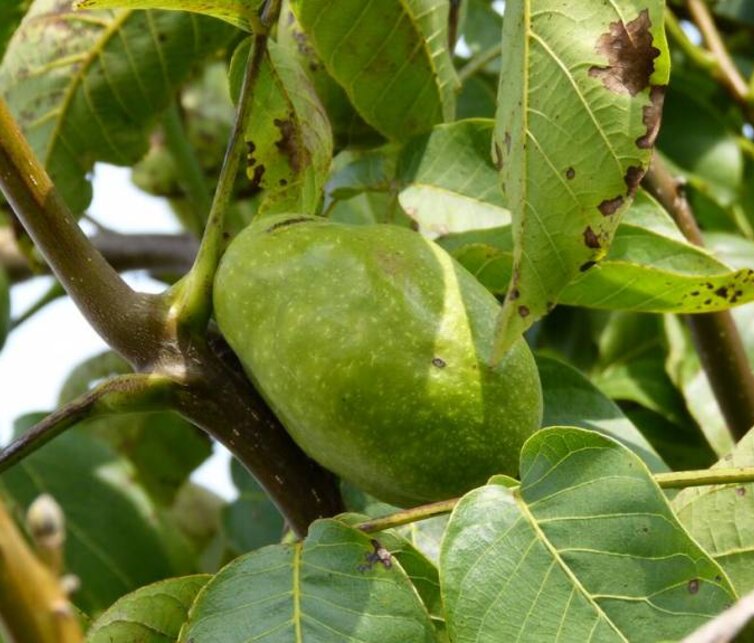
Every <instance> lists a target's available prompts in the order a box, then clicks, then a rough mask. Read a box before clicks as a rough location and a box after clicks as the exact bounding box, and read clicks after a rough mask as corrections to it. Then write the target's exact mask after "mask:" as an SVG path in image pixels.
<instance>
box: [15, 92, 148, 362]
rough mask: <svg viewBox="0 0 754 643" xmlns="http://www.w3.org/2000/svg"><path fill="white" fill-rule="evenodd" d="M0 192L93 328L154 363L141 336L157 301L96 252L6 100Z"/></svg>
mask: <svg viewBox="0 0 754 643" xmlns="http://www.w3.org/2000/svg"><path fill="white" fill-rule="evenodd" d="M0 191H2V193H3V194H4V195H5V197H6V199H7V200H8V203H9V204H10V205H11V207H12V208H13V211H14V212H15V213H16V215H17V216H18V218H19V220H20V221H21V223H22V224H23V226H24V228H25V229H26V231H27V232H28V233H29V236H30V237H31V238H32V240H33V241H34V243H35V244H36V247H37V248H38V249H39V251H40V252H41V254H42V256H43V257H44V258H45V260H46V261H47V263H48V264H49V266H50V267H51V268H52V271H53V272H54V273H55V276H56V277H57V278H58V281H60V283H61V284H62V286H63V287H64V288H65V290H66V292H68V294H69V295H70V296H71V298H72V299H73V300H74V302H75V303H76V305H77V306H78V308H79V310H81V312H82V313H83V314H84V316H85V317H86V318H87V320H88V321H89V323H90V324H91V325H92V327H93V328H94V329H95V330H96V331H97V332H98V333H99V334H100V335H101V336H102V337H103V339H104V340H105V341H106V342H107V343H108V344H110V346H112V347H113V348H114V349H115V350H116V351H118V352H119V353H121V354H122V355H124V356H127V357H128V358H129V359H130V360H132V361H133V362H134V363H136V364H144V363H149V361H150V360H151V359H153V358H154V355H155V352H156V349H157V345H156V342H153V341H149V340H150V336H149V335H150V334H149V333H139V332H135V330H137V329H143V328H144V327H145V325H148V324H149V323H150V321H153V320H154V318H155V315H154V314H153V312H154V310H155V308H156V304H157V298H155V297H150V296H148V295H142V294H139V293H136V292H134V291H133V290H131V288H129V287H128V285H127V284H126V283H125V282H124V281H123V280H122V279H121V277H120V275H118V273H117V272H116V271H115V270H114V269H113V268H112V267H111V266H110V265H109V264H108V263H107V261H105V259H104V257H103V256H102V255H101V254H100V253H99V252H97V250H96V249H95V248H94V246H92V244H91V243H90V242H89V239H87V237H86V235H84V233H83V232H82V230H81V228H79V226H78V223H77V222H76V219H75V218H74V216H73V214H72V213H71V211H70V210H69V209H68V207H67V206H66V204H65V203H64V202H63V199H62V197H61V196H60V194H59V193H58V191H57V190H56V189H55V187H54V186H53V184H52V181H51V180H50V177H49V176H48V175H47V172H46V171H45V169H44V168H43V167H42V165H41V164H40V163H39V161H38V160H37V158H36V156H35V155H34V152H33V151H32V150H31V148H30V146H29V144H28V143H27V142H26V140H25V139H24V137H23V135H22V134H21V130H20V129H19V127H18V125H17V124H16V121H15V119H14V118H13V116H12V114H11V113H10V110H9V109H8V106H7V105H6V104H5V101H4V100H2V98H0ZM158 335H159V333H156V334H155V336H158Z"/></svg>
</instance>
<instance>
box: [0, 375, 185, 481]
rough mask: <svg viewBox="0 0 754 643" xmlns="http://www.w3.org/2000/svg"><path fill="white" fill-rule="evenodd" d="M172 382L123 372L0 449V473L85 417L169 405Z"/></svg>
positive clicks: (162, 407)
mask: <svg viewBox="0 0 754 643" xmlns="http://www.w3.org/2000/svg"><path fill="white" fill-rule="evenodd" d="M171 386H172V383H171V381H170V380H168V379H167V378H165V377H160V376H156V375H122V376H120V377H116V378H113V379H111V380H109V381H107V382H104V383H103V384H100V385H99V386H98V387H97V388H95V389H92V390H91V391H89V392H88V393H85V394H84V395H82V396H81V397H78V398H76V399H75V400H73V401H72V402H70V403H69V404H66V405H65V406H64V407H62V408H60V409H58V410H57V411H55V412H54V413H52V414H50V415H48V416H47V417H46V418H45V419H44V420H42V421H41V422H40V423H39V424H37V425H35V426H34V427H32V428H31V429H30V430H29V431H27V432H26V433H24V434H23V435H22V436H21V437H20V438H18V439H17V440H14V441H13V442H12V443H11V444H9V445H8V446H7V447H5V448H4V449H3V450H2V451H0V473H2V472H3V471H7V470H8V469H9V468H10V467H12V466H13V465H14V464H16V463H18V462H19V461H21V460H23V459H24V458H25V457H26V456H28V455H30V454H31V453H34V452H35V451H36V450H37V449H40V448H41V447H43V446H44V445H45V444H47V443H48V442H49V441H50V440H52V439H54V438H56V437H57V436H58V435H60V434H61V433H63V432H64V431H66V430H67V429H70V428H71V427H73V426H75V425H76V424H78V423H79V422H81V421H82V420H86V419H90V418H93V417H100V416H104V415H112V414H116V413H124V412H129V411H146V410H161V409H165V408H168V397H169V395H170V392H171Z"/></svg>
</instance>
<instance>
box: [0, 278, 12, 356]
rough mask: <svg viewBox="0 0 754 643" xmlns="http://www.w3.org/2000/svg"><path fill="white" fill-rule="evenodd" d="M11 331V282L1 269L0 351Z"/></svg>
mask: <svg viewBox="0 0 754 643" xmlns="http://www.w3.org/2000/svg"><path fill="white" fill-rule="evenodd" d="M9 331H10V282H9V281H8V275H6V274H5V270H3V269H2V268H1V267H0V349H2V347H3V345H4V344H5V339H6V338H7V337H8V332H9Z"/></svg>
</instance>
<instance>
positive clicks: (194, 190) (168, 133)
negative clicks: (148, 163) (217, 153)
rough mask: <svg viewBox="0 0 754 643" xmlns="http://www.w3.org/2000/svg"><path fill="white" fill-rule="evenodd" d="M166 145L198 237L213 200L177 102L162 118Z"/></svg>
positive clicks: (194, 231)
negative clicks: (188, 204)
mask: <svg viewBox="0 0 754 643" xmlns="http://www.w3.org/2000/svg"><path fill="white" fill-rule="evenodd" d="M162 129H163V131H164V133H165V144H166V146H167V149H168V151H169V152H170V156H171V157H172V159H173V161H174V163H175V166H176V169H177V170H178V182H179V183H180V184H181V187H182V188H183V189H184V190H185V191H186V195H187V196H188V199H189V202H190V206H191V207H190V210H191V212H192V214H193V221H192V222H191V228H192V229H191V231H192V232H193V233H195V234H197V235H200V234H201V233H202V230H203V229H204V220H205V218H206V217H207V216H208V215H209V211H210V208H211V207H212V199H211V197H210V194H209V191H208V190H207V184H206V182H205V178H204V170H203V169H202V165H201V163H200V162H199V159H198V158H197V156H196V152H195V151H194V148H193V147H192V146H191V143H190V142H189V140H188V139H187V137H186V130H185V127H184V125H183V119H182V118H181V113H180V109H179V108H178V105H177V101H174V102H173V104H172V105H171V106H170V107H169V108H168V109H167V111H166V112H165V113H164V114H163V116H162Z"/></svg>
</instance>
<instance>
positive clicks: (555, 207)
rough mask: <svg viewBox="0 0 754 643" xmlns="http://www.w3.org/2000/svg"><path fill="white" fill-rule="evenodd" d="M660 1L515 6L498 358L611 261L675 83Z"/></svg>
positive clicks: (506, 115)
mask: <svg viewBox="0 0 754 643" xmlns="http://www.w3.org/2000/svg"><path fill="white" fill-rule="evenodd" d="M663 11H664V3H663V2H661V1H660V0H644V1H639V0H611V1H610V2H599V3H594V2H580V1H576V0H569V1H567V2H563V1H562V0H509V2H507V3H506V9H505V20H504V26H503V57H502V58H503V66H502V72H501V79H500V90H499V96H498V113H497V119H496V129H495V142H494V155H495V158H496V161H497V163H498V165H499V167H500V170H501V179H502V185H503V191H504V192H505V195H506V203H507V204H508V207H509V208H510V210H511V212H512V215H513V220H514V239H515V246H516V247H515V269H514V273H513V277H512V279H511V283H510V287H509V291H508V296H507V298H506V302H505V306H504V308H503V312H502V314H501V317H500V323H499V328H498V337H497V346H496V352H497V355H498V356H499V355H501V354H502V353H504V352H505V351H506V350H507V349H508V347H510V346H511V344H512V343H513V342H514V341H515V339H516V338H517V337H518V336H519V335H520V334H521V333H522V332H523V331H524V330H525V329H527V328H528V327H529V326H531V324H532V323H533V322H534V321H536V320H537V319H539V318H540V317H542V315H544V314H546V312H547V311H548V309H549V308H550V307H551V306H552V305H553V304H555V303H557V302H558V301H559V299H560V294H561V291H562V290H563V288H565V286H566V285H567V284H568V282H569V281H570V280H571V279H572V278H573V277H574V276H576V275H578V274H579V270H580V269H582V268H583V267H584V266H586V265H588V264H589V263H590V262H593V261H597V260H599V259H601V258H602V257H604V255H605V254H606V252H607V249H608V248H609V246H610V242H611V240H612V237H613V233H614V232H615V230H616V228H617V226H618V223H619V221H620V215H621V213H622V212H623V210H624V209H625V208H626V207H627V206H628V205H629V203H630V201H631V199H632V197H633V195H634V192H635V190H636V188H637V187H638V184H639V181H640V179H641V177H642V175H643V174H644V171H645V169H646V167H647V165H648V163H649V159H650V155H651V153H652V146H653V144H654V140H655V137H656V135H657V130H658V127H659V121H660V115H661V110H662V98H663V95H664V88H665V85H666V84H667V81H668V74H669V56H668V51H667V44H666V41H665V35H664V29H663Z"/></svg>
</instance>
